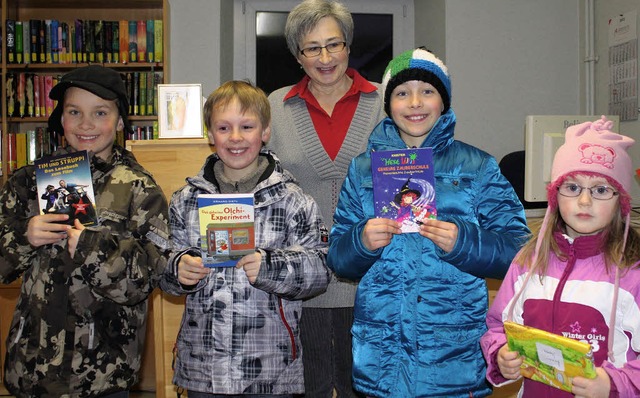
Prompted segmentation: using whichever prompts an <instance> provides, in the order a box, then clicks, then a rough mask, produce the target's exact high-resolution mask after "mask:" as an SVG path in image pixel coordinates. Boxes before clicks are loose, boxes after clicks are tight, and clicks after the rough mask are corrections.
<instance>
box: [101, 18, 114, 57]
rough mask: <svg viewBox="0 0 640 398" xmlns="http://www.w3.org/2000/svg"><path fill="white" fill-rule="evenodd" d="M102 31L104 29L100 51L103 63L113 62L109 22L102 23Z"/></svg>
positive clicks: (111, 27)
mask: <svg viewBox="0 0 640 398" xmlns="http://www.w3.org/2000/svg"><path fill="white" fill-rule="evenodd" d="M102 29H104V41H103V43H102V47H103V48H102V51H103V52H104V56H103V58H104V62H108V63H112V62H113V25H112V24H111V21H104V22H103V23H102Z"/></svg>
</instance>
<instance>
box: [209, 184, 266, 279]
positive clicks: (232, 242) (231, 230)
mask: <svg viewBox="0 0 640 398" xmlns="http://www.w3.org/2000/svg"><path fill="white" fill-rule="evenodd" d="M197 200H198V219H199V223H200V248H201V250H202V262H203V263H204V265H205V266H206V267H233V266H235V265H236V263H237V262H238V260H240V258H242V257H243V256H245V255H247V254H251V253H253V252H254V251H255V231H254V207H253V194H201V195H198V198H197Z"/></svg>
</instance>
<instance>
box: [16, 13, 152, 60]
mask: <svg viewBox="0 0 640 398" xmlns="http://www.w3.org/2000/svg"><path fill="white" fill-rule="evenodd" d="M5 26H6V56H7V63H8V64H26V63H52V64H58V63H60V64H67V63H91V62H98V63H130V62H152V63H158V62H162V60H163V52H164V51H163V22H162V20H161V19H155V20H154V19H149V20H119V21H103V20H81V19H76V20H74V21H72V22H63V21H58V20H56V19H44V20H43V19H30V20H28V21H18V20H14V19H7V20H6V25H5Z"/></svg>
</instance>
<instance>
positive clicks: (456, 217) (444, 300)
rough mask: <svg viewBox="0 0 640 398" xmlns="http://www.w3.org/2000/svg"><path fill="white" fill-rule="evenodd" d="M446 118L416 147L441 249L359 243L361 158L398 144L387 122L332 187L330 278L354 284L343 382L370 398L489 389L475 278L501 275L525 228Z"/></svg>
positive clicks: (364, 216) (504, 189) (507, 193)
mask: <svg viewBox="0 0 640 398" xmlns="http://www.w3.org/2000/svg"><path fill="white" fill-rule="evenodd" d="M455 121H456V117H455V114H454V112H453V110H452V109H449V111H448V112H447V113H445V114H444V115H442V116H441V117H440V119H439V120H438V122H437V123H436V124H435V126H434V127H433V129H432V130H431V132H430V133H429V135H428V136H427V138H426V139H425V142H424V143H423V146H424V147H432V148H434V171H435V177H436V206H437V210H438V219H440V220H443V221H449V222H452V223H455V224H456V225H457V226H458V230H459V232H458V240H457V243H456V245H455V247H454V248H453V250H452V251H451V252H450V253H445V252H444V251H442V250H441V249H439V248H438V247H436V246H435V245H434V244H433V243H432V242H431V241H430V240H429V239H426V238H423V237H421V236H420V235H419V234H417V233H409V234H402V235H396V236H394V238H393V240H392V241H391V244H389V245H388V246H386V247H384V248H382V249H379V250H377V251H374V252H371V251H369V250H368V249H366V248H365V247H364V245H363V243H362V240H361V236H362V230H363V229H364V226H365V224H366V222H367V220H368V219H370V218H372V217H374V212H373V192H372V182H371V158H370V153H371V151H379V150H390V149H400V148H406V144H405V143H404V141H402V139H401V138H400V136H399V134H398V130H397V128H396V127H395V124H394V123H393V121H392V120H391V119H389V118H387V119H384V120H383V121H382V122H380V124H378V126H377V127H376V128H375V129H374V131H373V132H372V133H371V136H370V138H369V146H368V149H367V151H366V152H365V153H363V154H361V155H360V156H358V157H357V158H355V159H354V160H353V161H352V162H351V165H350V168H349V172H348V175H347V178H346V180H345V182H344V185H343V186H342V191H341V193H340V197H339V203H338V207H337V209H336V212H335V220H334V225H333V228H332V231H331V238H330V242H331V246H330V249H329V255H328V259H327V262H328V264H329V266H330V267H331V268H332V269H333V270H334V271H335V272H336V274H338V275H339V276H342V277H346V278H350V279H354V280H358V279H360V284H359V287H358V291H357V295H356V304H355V308H354V317H355V319H354V324H353V329H352V333H353V361H354V368H353V380H354V387H355V388H356V389H357V390H359V391H361V392H364V393H366V394H367V395H370V396H376V397H427V396H429V397H440V396H442V397H445V396H446V397H469V396H474V397H484V396H487V395H489V394H490V393H491V389H490V387H489V386H488V385H487V384H486V382H485V362H484V360H483V357H482V352H481V350H480V344H479V340H480V336H482V334H483V333H484V332H485V331H486V327H485V315H486V312H487V305H488V297H487V287H486V284H485V280H484V278H485V277H493V278H502V277H503V276H504V274H505V272H506V270H507V268H508V266H509V263H510V262H511V260H512V258H513V257H514V255H515V254H516V252H517V251H518V249H519V247H520V245H521V244H522V243H524V241H525V239H526V237H527V235H528V233H529V229H528V228H527V224H526V219H525V216H524V210H523V208H522V205H521V203H520V201H519V200H518V198H517V196H516V194H515V192H514V191H513V189H512V187H511V185H510V184H509V182H508V181H507V180H506V179H505V178H504V177H503V176H502V174H500V170H499V168H498V164H497V162H496V161H495V159H494V158H493V157H491V156H490V155H489V154H487V153H485V152H483V151H481V150H479V149H477V148H474V147H472V146H470V145H467V144H464V143H462V142H460V141H456V140H454V139H453V132H454V127H455ZM470 394H471V395H470Z"/></svg>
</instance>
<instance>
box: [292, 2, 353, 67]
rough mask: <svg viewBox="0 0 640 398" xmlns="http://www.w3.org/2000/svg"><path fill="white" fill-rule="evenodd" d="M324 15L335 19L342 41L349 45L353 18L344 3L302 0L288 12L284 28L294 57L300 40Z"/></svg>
mask: <svg viewBox="0 0 640 398" xmlns="http://www.w3.org/2000/svg"><path fill="white" fill-rule="evenodd" d="M325 17H332V18H333V19H335V20H336V22H337V23H338V26H339V27H340V30H341V31H342V34H343V35H344V41H346V42H347V47H351V43H352V42H353V18H352V17H351V12H350V11H349V9H348V8H347V7H346V6H345V5H344V4H342V3H341V2H339V1H335V0H333V1H328V0H303V1H302V2H301V3H300V4H298V5H297V6H295V7H294V8H293V9H292V10H291V12H289V16H288V17H287V24H286V25H285V28H284V36H285V38H286V39H287V47H289V51H291V54H293V56H294V57H296V59H297V58H298V54H300V50H301V48H300V42H301V41H302V40H303V39H304V37H305V36H306V35H307V34H308V33H309V32H311V31H312V30H313V29H314V28H315V27H316V25H317V24H318V22H319V21H320V20H321V19H322V18H325Z"/></svg>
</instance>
